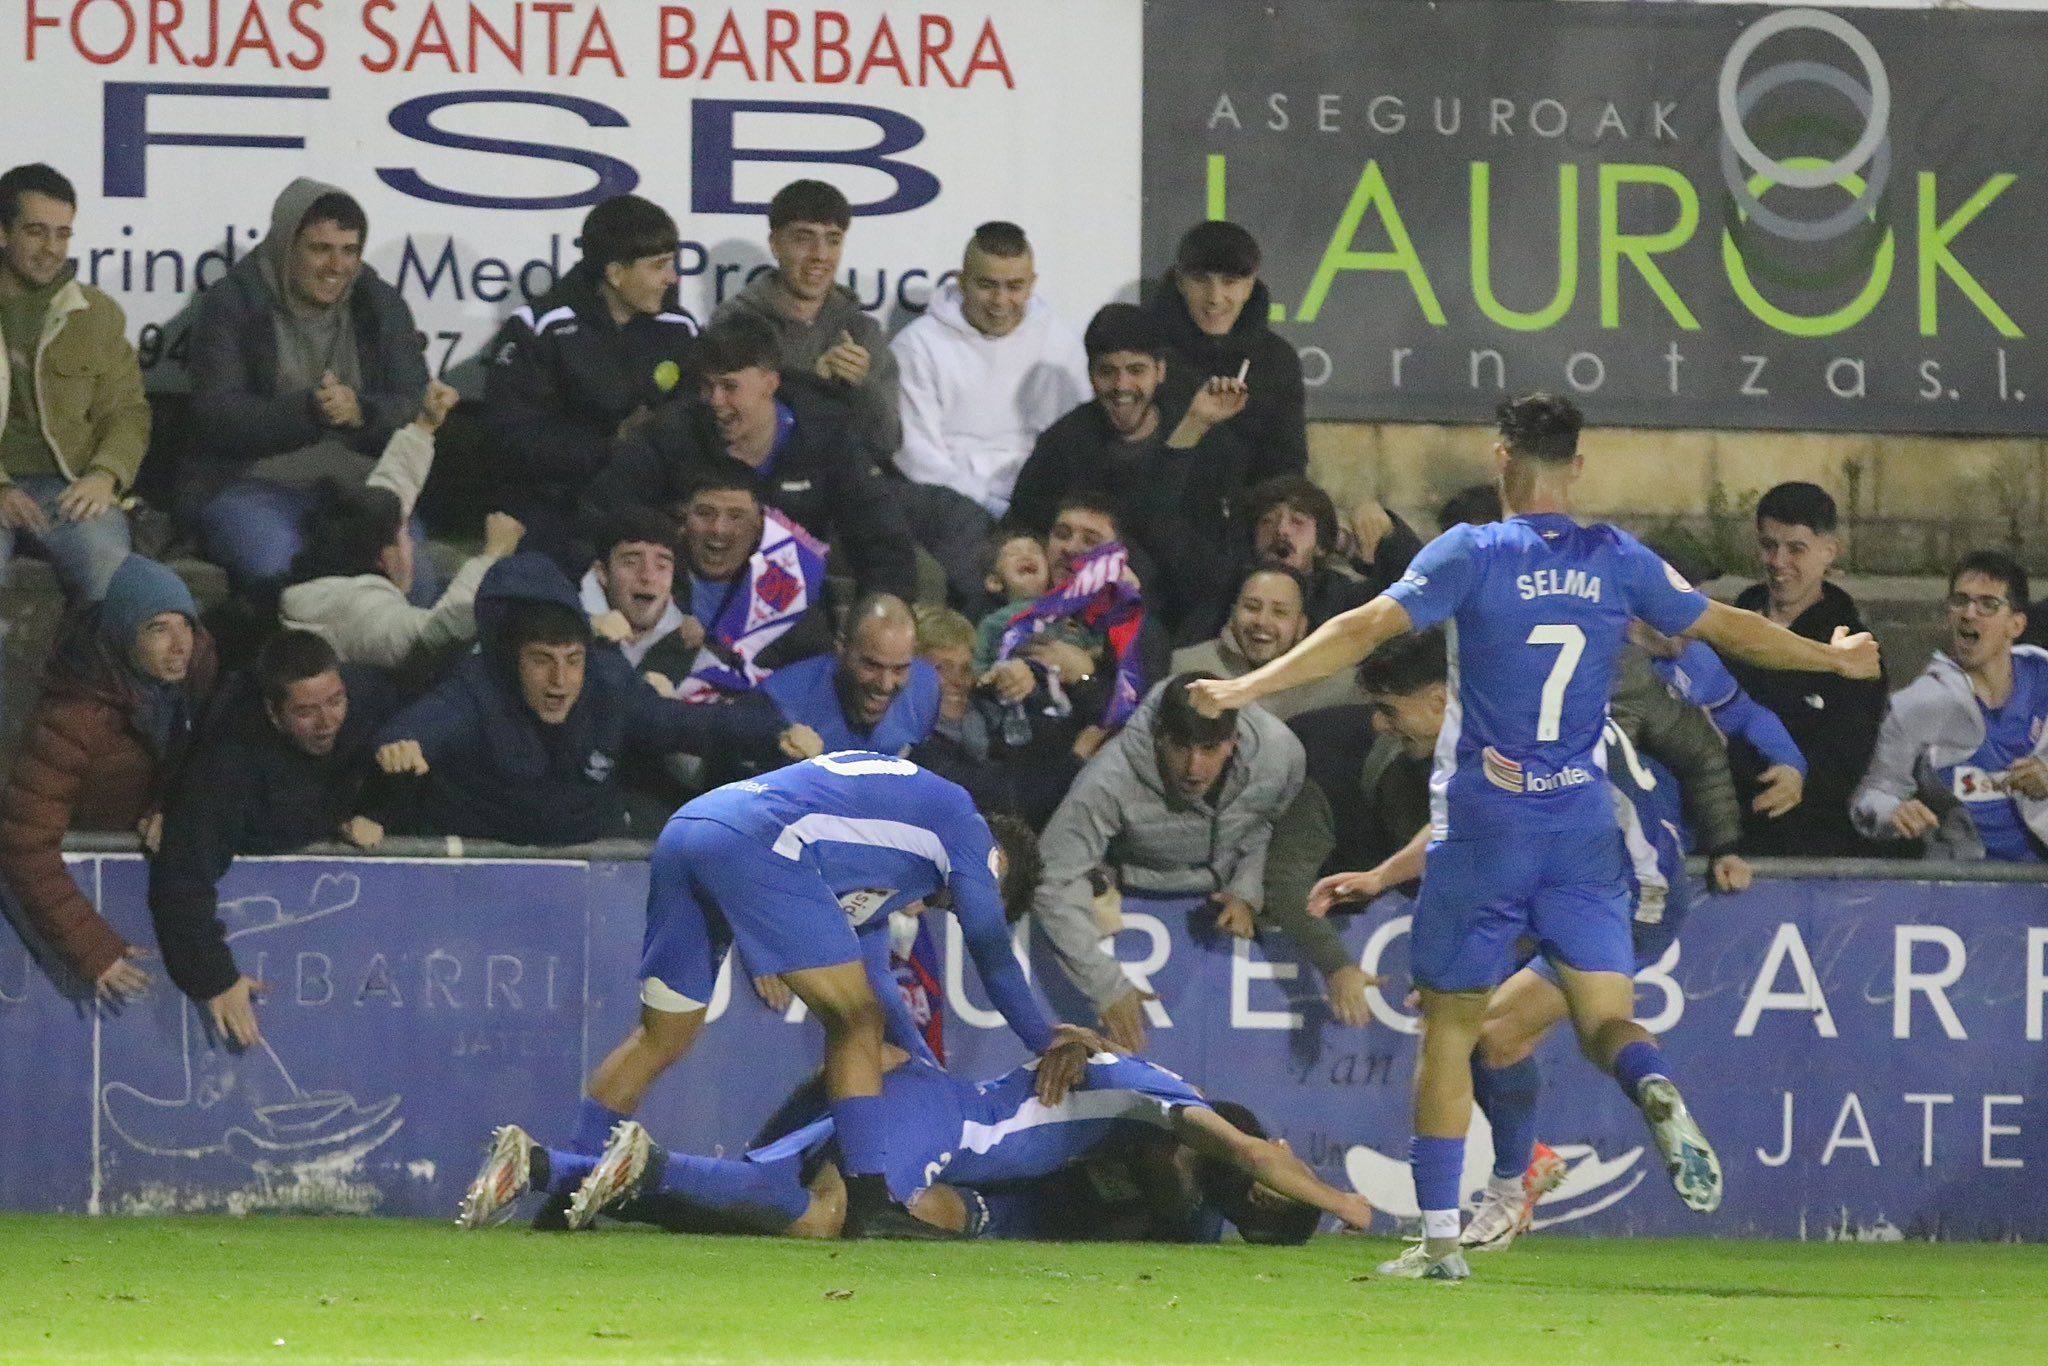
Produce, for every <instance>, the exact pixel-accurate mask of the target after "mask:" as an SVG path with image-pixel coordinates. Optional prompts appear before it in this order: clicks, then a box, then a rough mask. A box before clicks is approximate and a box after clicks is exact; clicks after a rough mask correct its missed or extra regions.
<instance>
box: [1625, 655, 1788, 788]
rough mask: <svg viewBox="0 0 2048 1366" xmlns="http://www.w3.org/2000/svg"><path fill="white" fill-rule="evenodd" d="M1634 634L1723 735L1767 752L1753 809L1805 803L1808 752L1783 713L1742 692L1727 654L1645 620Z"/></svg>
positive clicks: (1658, 668) (1663, 674)
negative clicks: (1670, 633)
mask: <svg viewBox="0 0 2048 1366" xmlns="http://www.w3.org/2000/svg"><path fill="white" fill-rule="evenodd" d="M1629 634H1630V638H1631V639H1633V640H1634V641H1635V643H1636V644H1637V645H1638V646H1640V647H1641V648H1642V650H1643V653H1645V654H1647V655H1648V656H1650V664H1651V667H1653V668H1655V669H1656V671H1657V677H1659V678H1661V679H1663V680H1664V682H1665V683H1666V684H1668V685H1670V687H1671V688H1672V689H1673V690H1675V691H1676V692H1677V693H1678V695H1679V696H1680V697H1683V698H1684V699H1685V700H1686V701H1688V702H1690V703H1692V704H1693V705H1694V706H1696V707H1704V708H1705V709H1706V712H1707V715H1708V716H1710V717H1712V718H1713V721H1714V724H1715V725H1716V726H1719V727H1720V728H1721V733H1722V734H1723V735H1725V736H1727V737H1728V738H1729V739H1730V740H1740V741H1742V742H1743V743H1744V744H1746V745H1748V746H1749V747H1750V748H1751V749H1754V750H1755V751H1756V752H1757V753H1758V754H1760V755H1762V756H1763V761H1764V768H1763V771H1762V772H1761V773H1759V774H1758V775H1757V784H1758V788H1759V790H1758V792H1757V794H1756V797H1755V799H1754V800H1752V801H1751V802H1750V808H1751V809H1752V810H1754V811H1756V812H1758V813H1759V814H1761V815H1765V816H1768V817H1770V818H1771V819H1772V820H1776V819H1777V818H1778V817H1780V816H1782V815H1784V814H1785V813H1786V812H1788V811H1790V810H1791V809H1792V808H1793V807H1795V806H1797V805H1799V803H1800V801H1801V800H1802V799H1803V798H1804V797H1805V795H1806V756H1805V755H1804V754H1802V753H1800V751H1799V745H1798V743H1797V742H1796V741H1794V740H1793V738H1792V732H1791V731H1789V730H1786V729H1785V723H1784V722H1783V721H1781V720H1779V719H1778V714H1777V713H1776V712H1774V711H1772V710H1771V709H1770V708H1769V707H1766V706H1764V705H1763V704H1762V703H1760V702H1758V701H1757V700H1756V699H1755V698H1753V697H1751V696H1750V695H1749V694H1748V693H1746V692H1744V691H1743V690H1742V685H1741V684H1740V683H1737V682H1736V681H1735V675H1734V674H1732V673H1729V672H1728V666H1727V665H1726V664H1723V663H1722V662H1721V656H1719V655H1717V654H1715V653H1714V651H1713V650H1712V648H1710V647H1709V646H1708V645H1707V644H1705V643H1704V642H1703V641H1697V640H1673V639H1672V638H1671V637H1670V636H1667V635H1665V634H1663V633H1662V632H1660V631H1657V630H1654V629H1652V628H1651V627H1649V626H1648V625H1646V624H1644V623H1643V622H1640V621H1639V622H1636V623H1635V624H1634V626H1632V627H1631V628H1630V631H1629Z"/></svg>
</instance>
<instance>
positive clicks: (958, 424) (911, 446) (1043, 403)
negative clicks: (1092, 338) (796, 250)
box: [890, 280, 1089, 517]
mask: <svg viewBox="0 0 2048 1366" xmlns="http://www.w3.org/2000/svg"><path fill="white" fill-rule="evenodd" d="M960 302H961V299H960V286H959V284H958V283H957V282H955V281H952V280H948V281H947V282H946V283H945V284H943V285H941V286H939V288H938V290H937V291H935V292H934V293H933V294H932V299H931V305H930V307H928V308H927V309H926V310H925V315H924V316H923V317H922V318H919V319H918V320H917V321H915V322H913V323H911V324H910V326H908V327H906V328H904V329H903V330H902V331H901V332H899V333H897V334H896V340H895V341H894V342H892V343H890V349H891V350H892V351H894V352H895V355H896V363H897V365H898V366H899V367H900V368H901V370H902V386H903V387H902V397H901V400H900V410H901V413H902V416H903V449H902V450H900V451H898V452H897V453H896V468H897V469H899V470H901V471H902V472H903V474H904V476H905V477H906V478H909V479H911V480H913V481H915V482H917V483H920V484H942V485H944V486H945V487H947V488H950V489H953V490H954V491H956V492H958V493H963V494H965V495H966V496H967V497H969V498H972V499H973V500H974V501H975V502H977V503H979V504H981V505H982V506H983V507H984V508H986V509H988V511H989V513H990V514H991V515H992V516H997V517H1000V516H1002V515H1003V513H1004V512H1005V511H1006V510H1008V508H1009V506H1010V490H1011V488H1012V487H1014V486H1015V485H1016V483H1017V472H1018V471H1019V470H1021V469H1022V468H1023V467H1024V461H1025V459H1026V457H1028V456H1029V455H1030V454H1031V447H1032V445H1033V444H1034V443H1035V442H1036V441H1037V440H1038V434H1039V433H1040V432H1042V431H1044V430H1045V429H1046V428H1047V427H1050V426H1051V425H1052V424H1053V423H1054V422H1056V421H1058V420H1059V419H1060V418H1061V417H1064V416H1065V415H1066V414H1067V413H1068V412H1069V411H1071V410H1072V409H1074V408H1075V407H1077V406H1079V405H1080V404H1082V403H1084V402H1086V401H1087V399H1088V397H1089V389H1088V358H1087V355H1086V354H1085V353H1084V352H1083V351H1082V349H1081V334H1080V333H1078V332H1076V331H1075V330H1074V329H1073V328H1071V327H1069V326H1068V325H1067V324H1066V323H1065V322H1063V321H1062V320H1061V319H1060V318H1059V317H1058V316H1057V315H1055V314H1054V313H1053V311H1052V309H1051V307H1050V306H1049V305H1047V304H1046V303H1045V301H1044V300H1043V299H1040V298H1037V297H1036V296H1034V297H1033V298H1032V300H1031V302H1030V303H1029V304H1028V305H1027V306H1026V307H1025V310H1024V321H1023V322H1021V323H1019V324H1017V330H1016V331H1014V332H1012V333H1010V335H1008V336H1007V337H986V336H983V335H982V334H981V333H979V332H977V331H975V330H974V325H973V324H972V323H970V322H968V321H967V318H966V315H964V314H963V313H962V312H961V311H960Z"/></svg>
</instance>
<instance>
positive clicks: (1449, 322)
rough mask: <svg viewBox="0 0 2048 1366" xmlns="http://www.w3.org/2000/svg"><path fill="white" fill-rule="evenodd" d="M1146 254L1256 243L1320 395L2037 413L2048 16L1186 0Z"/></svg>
mask: <svg viewBox="0 0 2048 1366" xmlns="http://www.w3.org/2000/svg"><path fill="white" fill-rule="evenodd" d="M1145 61H1146V67H1145V202H1146V215H1145V258H1146V260H1147V261H1148V262H1164V261H1166V260H1168V259H1170V254H1171V252H1172V249H1173V244H1174V241H1175V239H1176V237H1177V236H1178V234H1179V233H1180V232H1181V231H1182V230H1184V229H1185V228H1186V227H1187V225H1189V224H1190V223H1193V222H1195V221H1197V220H1199V219H1201V218H1203V217H1205V216H1206V217H1228V218H1231V219H1234V220H1237V221H1239V222H1241V223H1244V224H1245V225H1246V226H1248V227H1249V228H1251V230H1252V231H1253V232H1254V233H1255V234H1256V235H1257V236H1258V238H1259V240H1260V242H1261V244H1262V246H1263V247H1264V251H1265V264H1264V267H1263V270H1262V274H1263V276H1264V278H1265V280H1266V282H1267V284H1268V285H1269V286H1271V288H1272V293H1273V300H1274V302H1273V305H1272V320H1273V322H1274V325H1275V326H1276V327H1277V328H1278V329H1279V331H1280V332H1281V334H1282V335H1283V336H1285V337H1287V338H1288V339H1289V340H1291V341H1293V342H1295V343H1296V344H1297V345H1298V346H1299V347H1300V348H1301V350H1302V355H1303V361H1304V367H1305V369H1306V371H1307V377H1308V380H1309V383H1310V385H1311V386H1312V388H1311V390H1310V394H1311V400H1310V402H1311V407H1310V415H1311V416H1312V417H1323V418H1350V419H1371V420H1381V419H1414V420H1425V421H1458V422H1475V421H1477V422H1483V421H1486V420H1487V419H1488V417H1489V416H1490V413H1491V409H1492V407H1493V404H1494V401H1495V400H1496V398H1497V397H1498V395H1499V394H1500V393H1501V392H1502V391H1504V390H1505V391H1515V392H1522V391H1527V390H1531V389H1549V390H1554V391H1558V392H1562V393H1568V394H1571V395H1573V396H1575V397H1576V398H1578V399H1579V400H1580V402H1581V404H1582V406H1584V407H1585V409H1586V411H1587V413H1588V414H1589V416H1590V417H1591V418H1592V419H1593V420H1594V421H1596V422H1600V423H1608V424H1636V425H1644V426H1700V427H1739V428H1818V429H1837V430H1850V431H1880V432H1890V431H1899V432H1983V433H2036V432H2039V431H2040V430H2042V428H2043V425H2044V415H2048V353H2044V352H2043V351H2042V349H2041V347H2040V345H2039V342H2038V340H2037V337H2038V334H2039V333H2040V331H2041V329H2042V328H2043V326H2048V294H2044V292H2043V291H2042V290H2041V288H2040V285H2039V280H2038V278H2037V276H2038V271H2037V270H2036V263H2037V262H2038V261H2039V260H2040V259H2041V257H2042V253H2043V248H2044V246H2048V239H2044V237H2043V232H2044V228H2043V224H2044V223H2048V142H2044V141H2043V140H2042V138H2041V136H2040V129H2039V127H2038V120H2037V119H2036V117H2035V115H2034V111H2036V110H2038V109H2039V108H2040V107H2041V106H2042V103H2043V101H2044V99H2048V15H2042V14H2039V13H2014V12H2003V13H1979V12H1974V11H1957V10H1952V9H1940V10H1924V9H1923V10H1869V9H1856V10H1849V11H1832V10H1830V11H1823V10H1816V9H1793V8H1764V7H1751V6H1724V5H1705V6H1701V5H1640V4H1572V5H1527V4H1519V3H1513V0H1460V2H1459V3H1455V4H1424V3H1409V2H1408V0H1384V2H1383V3H1367V4H1357V3H1339V2H1338V0H1267V2H1266V3H1262V4H1252V3H1245V0H1187V2H1186V3H1175V4H1170V5H1165V4H1162V5H1152V6H1149V7H1148V8H1147V10H1146V18H1145Z"/></svg>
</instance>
